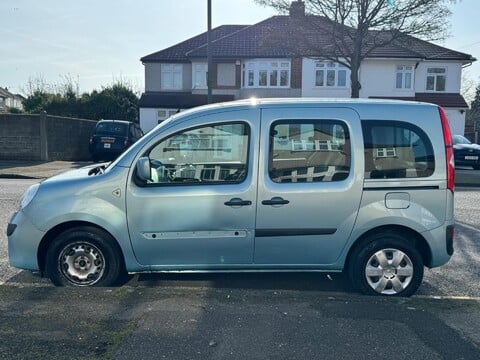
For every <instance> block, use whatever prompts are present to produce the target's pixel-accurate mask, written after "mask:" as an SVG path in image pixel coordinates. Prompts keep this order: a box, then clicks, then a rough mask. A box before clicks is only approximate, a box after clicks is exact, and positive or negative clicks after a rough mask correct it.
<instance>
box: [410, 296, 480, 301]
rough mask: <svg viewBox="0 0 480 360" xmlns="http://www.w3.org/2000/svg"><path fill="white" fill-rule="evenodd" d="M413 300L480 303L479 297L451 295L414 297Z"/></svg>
mask: <svg viewBox="0 0 480 360" xmlns="http://www.w3.org/2000/svg"><path fill="white" fill-rule="evenodd" d="M412 298H417V299H428V300H432V299H433V300H475V301H480V297H478V296H461V295H451V296H437V295H413V296H412Z"/></svg>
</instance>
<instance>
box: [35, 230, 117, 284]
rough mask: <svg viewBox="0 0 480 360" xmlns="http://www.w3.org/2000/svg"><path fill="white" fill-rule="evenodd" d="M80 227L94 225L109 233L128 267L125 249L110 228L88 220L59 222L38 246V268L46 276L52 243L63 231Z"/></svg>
mask: <svg viewBox="0 0 480 360" xmlns="http://www.w3.org/2000/svg"><path fill="white" fill-rule="evenodd" d="M78 227H93V228H96V229H98V230H101V231H104V232H105V233H107V234H108V235H109V236H110V237H111V238H112V239H113V240H114V241H113V244H112V245H113V246H116V247H117V250H118V251H119V253H120V254H121V259H120V264H121V266H122V267H123V270H125V269H126V265H125V254H124V253H123V249H122V247H121V246H120V244H119V243H118V241H117V239H116V238H115V237H114V236H113V235H112V234H111V233H110V232H109V231H108V230H106V229H105V228H103V227H101V226H98V225H97V224H94V223H91V222H88V221H68V222H65V223H61V224H58V225H57V226H55V227H53V228H52V229H50V230H49V231H48V232H47V233H46V234H45V235H44V236H43V238H42V240H41V241H40V245H39V246H38V252H37V261H38V268H39V270H40V274H41V275H42V276H44V274H45V266H46V262H47V251H48V248H49V247H50V245H51V244H52V243H53V241H54V240H55V239H56V238H57V237H58V235H60V234H61V233H63V232H65V231H67V230H70V229H74V228H78Z"/></svg>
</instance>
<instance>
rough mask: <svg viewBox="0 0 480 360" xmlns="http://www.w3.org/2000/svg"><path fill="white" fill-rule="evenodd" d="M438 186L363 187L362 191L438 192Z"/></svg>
mask: <svg viewBox="0 0 480 360" xmlns="http://www.w3.org/2000/svg"><path fill="white" fill-rule="evenodd" d="M438 189H440V187H439V186H392V187H364V188H363V191H396V190H403V191H406V190H438Z"/></svg>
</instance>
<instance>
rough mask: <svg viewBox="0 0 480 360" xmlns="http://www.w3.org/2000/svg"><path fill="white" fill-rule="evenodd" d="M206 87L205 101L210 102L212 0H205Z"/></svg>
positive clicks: (211, 98)
mask: <svg viewBox="0 0 480 360" xmlns="http://www.w3.org/2000/svg"><path fill="white" fill-rule="evenodd" d="M207 3H208V6H207V7H208V9H207V62H208V64H207V89H208V96H207V98H208V99H207V102H208V104H211V103H212V102H213V96H212V70H213V65H212V0H207Z"/></svg>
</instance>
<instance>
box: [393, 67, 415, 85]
mask: <svg viewBox="0 0 480 360" xmlns="http://www.w3.org/2000/svg"><path fill="white" fill-rule="evenodd" d="M399 76H400V77H401V78H400V82H401V84H400V86H398V85H399V84H398V80H399V78H398V77H399ZM414 76H415V66H414V65H397V66H396V67H395V89H396V90H412V89H413V84H414ZM408 78H410V79H409V80H410V86H407V85H408V81H407V79H408Z"/></svg>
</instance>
